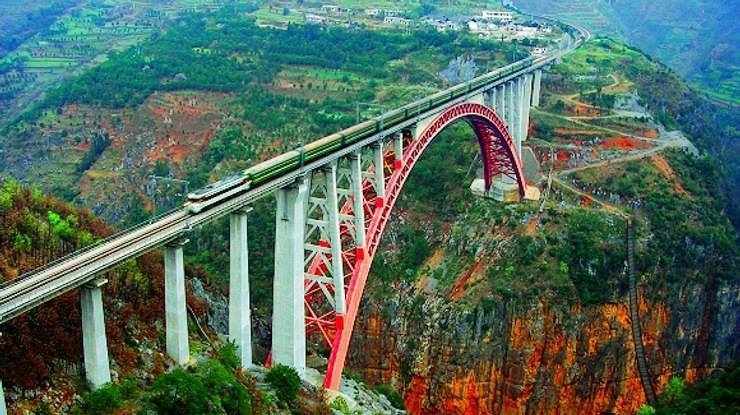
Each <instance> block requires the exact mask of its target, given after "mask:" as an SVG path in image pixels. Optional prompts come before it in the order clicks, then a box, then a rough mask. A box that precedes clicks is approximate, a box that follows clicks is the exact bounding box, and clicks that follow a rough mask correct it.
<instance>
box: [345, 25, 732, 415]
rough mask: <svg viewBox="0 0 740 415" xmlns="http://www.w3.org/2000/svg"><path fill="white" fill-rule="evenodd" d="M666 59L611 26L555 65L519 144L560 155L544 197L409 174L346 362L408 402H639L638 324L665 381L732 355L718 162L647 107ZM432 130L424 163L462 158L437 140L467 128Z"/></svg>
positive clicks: (721, 364)
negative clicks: (505, 198) (502, 199)
mask: <svg viewBox="0 0 740 415" xmlns="http://www.w3.org/2000/svg"><path fill="white" fill-rule="evenodd" d="M661 71H663V69H662V67H661V66H660V65H658V64H656V63H654V62H652V61H651V60H650V59H649V58H648V57H646V56H644V55H642V54H641V53H640V52H638V51H636V50H634V49H631V48H629V47H626V46H625V45H623V44H620V43H617V42H614V41H611V40H608V39H596V40H595V41H593V42H592V43H590V44H588V45H587V46H585V47H584V48H583V49H582V50H579V51H578V52H576V53H574V54H573V55H571V56H569V57H567V58H565V59H564V62H563V63H562V64H561V65H558V66H556V67H555V68H553V71H552V72H551V73H550V74H549V75H548V78H547V80H546V81H545V90H546V94H545V96H544V100H543V106H542V108H541V109H540V110H537V111H534V120H533V125H532V136H533V137H535V138H534V139H532V141H531V144H530V145H532V146H534V148H535V152H536V154H538V155H540V158H541V161H542V163H543V166H544V169H545V170H546V171H548V170H549V169H550V168H552V169H553V170H552V178H553V180H552V182H553V185H552V186H553V187H552V189H550V191H549V192H548V191H547V190H546V189H543V194H549V198H548V199H547V201H546V202H544V204H543V207H542V208H540V207H539V205H538V204H531V203H530V204H528V203H522V204H519V205H515V206H514V205H512V206H502V205H501V204H498V203H496V202H491V201H488V200H474V201H471V200H470V199H469V198H468V197H467V195H466V193H465V192H466V190H465V186H466V185H467V183H469V181H466V180H465V178H464V173H463V175H462V176H447V175H441V174H439V173H437V171H438V170H439V168H437V169H436V170H432V171H431V172H429V171H426V170H424V168H423V167H422V169H421V170H420V172H419V173H418V174H419V175H418V176H413V175H412V179H411V180H410V182H409V185H408V187H407V189H406V190H405V192H406V196H405V197H403V198H402V201H403V202H402V203H401V205H400V206H399V207H398V209H397V212H396V214H397V215H399V217H398V219H397V220H395V221H394V222H393V224H391V226H390V229H389V230H388V231H387V232H388V233H387V234H386V235H385V237H384V242H383V244H384V247H383V248H382V249H381V252H382V251H383V250H385V254H384V255H382V256H381V257H380V258H378V259H377V260H376V263H375V264H374V267H373V271H372V277H371V278H370V280H369V284H370V285H369V286H370V288H369V296H368V300H367V302H366V303H365V305H364V309H363V312H362V313H361V315H362V316H363V317H362V321H361V323H360V327H359V328H358V329H357V331H356V337H355V338H354V339H353V344H352V348H351V350H352V352H351V353H352V357H351V363H350V366H351V368H352V369H353V370H357V371H359V372H360V373H362V374H363V375H364V376H366V377H367V379H368V380H370V381H371V382H373V383H383V384H388V383H390V384H393V385H395V386H396V387H398V388H399V389H400V390H401V391H402V392H403V394H404V397H405V401H406V407H407V409H408V410H409V412H411V413H413V414H436V413H446V414H495V413H512V414H525V413H616V414H632V413H634V412H635V411H636V410H637V409H638V408H639V407H640V406H641V405H642V404H643V403H644V402H645V395H644V391H643V385H642V383H641V381H640V376H639V373H638V369H637V362H636V344H637V343H636V342H635V340H634V339H633V337H632V325H633V324H639V325H640V328H641V331H642V343H643V348H644V351H645V356H646V362H647V368H648V378H649V379H650V382H651V384H652V386H653V387H654V388H655V389H656V390H657V391H658V392H660V391H662V390H663V389H664V388H665V385H666V384H667V383H668V382H669V380H670V379H671V378H672V377H679V378H681V379H684V380H685V381H686V382H689V383H690V382H693V381H695V380H696V379H699V378H704V377H706V376H709V375H710V374H711V373H713V372H715V371H722V370H724V369H725V368H728V367H730V366H731V364H732V363H733V362H734V361H736V360H738V359H740V343H738V339H737V338H736V336H735V335H734V333H736V332H737V331H738V329H739V328H740V327H739V326H738V324H740V323H739V322H740V314H739V313H740V309H739V308H738V305H740V278H738V275H739V274H738V262H737V259H738V239H737V234H736V233H735V231H734V228H733V226H732V225H731V224H730V221H729V217H728V211H727V200H726V198H725V197H724V196H723V194H722V191H721V188H720V186H719V177H720V175H721V170H720V169H719V168H718V167H717V163H716V161H715V160H714V159H713V158H712V157H711V156H707V155H704V156H701V155H698V153H695V152H693V150H692V147H691V145H689V144H687V143H686V142H685V141H684V140H682V139H678V138H677V137H680V133H675V132H674V133H667V132H665V131H664V130H663V127H662V126H661V125H660V124H659V122H661V120H670V118H663V117H662V116H655V115H653V116H651V115H650V114H649V112H647V113H646V112H645V108H644V107H642V106H641V105H640V103H643V104H647V103H649V102H652V101H651V100H650V99H649V98H648V99H643V98H641V97H642V96H643V94H646V93H647V92H648V91H651V92H656V91H657V90H659V89H661V86H659V85H656V84H652V83H647V82H644V79H648V78H651V76H649V75H648V74H650V73H653V74H656V75H657V74H659V73H660V72H661ZM646 85H651V87H650V89H646ZM677 86H678V85H673V84H672V86H671V87H670V88H671V89H675V88H676V87H677ZM650 108H651V109H652V110H651V111H654V113H659V112H660V111H661V110H662V109H661V108H660V107H657V106H653V105H650ZM667 111H668V112H669V113H671V111H670V110H667ZM675 125H676V124H673V125H672V126H670V127H669V128H670V129H672V128H673V126H675ZM458 139H463V140H464V139H465V135H464V134H463V135H461V136H459V137H458ZM538 139H539V140H538ZM440 140H441V142H438V143H435V144H433V145H432V146H431V147H430V150H429V154H427V155H425V157H426V158H428V159H425V160H422V161H421V162H420V164H419V166H421V165H422V163H427V162H428V163H430V164H429V165H430V166H439V165H440V161H441V160H442V159H446V160H448V161H447V163H448V166H449V165H452V166H453V167H452V170H453V171H463V172H464V171H466V170H467V169H466V167H467V162H462V163H461V162H454V163H453V161H454V160H450V159H449V156H448V155H449V154H451V153H452V152H453V151H455V152H457V151H459V150H458V149H459V147H461V146H462V147H464V144H463V143H464V141H454V137H453V142H452V143H447V141H445V140H444V139H443V138H440ZM435 145H438V146H440V147H439V148H438V150H435ZM672 147H679V148H682V149H681V150H679V149H672ZM452 149H455V150H452ZM471 150H472V151H474V149H469V150H468V151H471ZM436 151H440V152H439V153H437V152H436ZM550 166H552V167H550ZM427 175H428V176H427ZM449 179H455V180H457V181H456V182H453V184H450V183H448V182H447V180H449ZM468 180H469V179H468ZM437 183H439V184H437ZM461 184H462V185H461ZM440 185H443V186H444V188H445V189H444V191H439V186H440ZM540 185H541V186H543V187H546V186H547V185H546V181H543V182H542V183H541V184H540ZM417 186H418V187H417ZM428 187H431V188H432V189H436V191H435V190H432V189H430V188H428ZM455 189H457V190H455ZM450 190H452V191H450ZM420 192H422V193H420ZM437 193H441V194H443V195H444V196H440V197H431V198H430V197H428V196H429V195H430V194H431V195H433V194H437ZM419 196H422V197H419ZM631 210H634V212H635V214H636V218H637V219H636V220H637V223H638V227H637V247H636V251H637V252H636V269H637V276H638V279H637V284H638V290H637V293H638V296H637V301H636V302H635V303H634V304H633V303H631V302H630V300H629V296H628V292H629V291H628V288H629V279H628V276H627V272H626V271H627V257H626V253H627V250H626V241H625V239H626V219H627V218H628V217H629V213H630V211H631ZM423 241H427V242H426V244H424V243H422V242H423ZM632 306H634V307H635V308H636V309H637V311H638V313H639V321H633V320H632V317H631V315H630V308H631V307H632Z"/></svg>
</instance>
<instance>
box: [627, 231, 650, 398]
mask: <svg viewBox="0 0 740 415" xmlns="http://www.w3.org/2000/svg"><path fill="white" fill-rule="evenodd" d="M634 237H635V236H634V217H633V218H630V219H628V220H627V272H628V274H629V285H630V288H629V307H630V320H631V322H632V324H631V326H632V342H633V343H634V345H635V359H636V360H637V371H638V372H639V374H640V382H641V383H642V389H643V391H644V392H645V398H646V399H647V401H648V403H649V404H650V405H655V404H656V402H657V399H656V397H655V389H654V387H653V382H652V377H651V376H650V369H649V368H648V365H647V358H646V357H645V348H644V346H643V343H642V330H641V328H640V312H639V302H638V301H637V300H638V297H637V276H636V275H635V239H634Z"/></svg>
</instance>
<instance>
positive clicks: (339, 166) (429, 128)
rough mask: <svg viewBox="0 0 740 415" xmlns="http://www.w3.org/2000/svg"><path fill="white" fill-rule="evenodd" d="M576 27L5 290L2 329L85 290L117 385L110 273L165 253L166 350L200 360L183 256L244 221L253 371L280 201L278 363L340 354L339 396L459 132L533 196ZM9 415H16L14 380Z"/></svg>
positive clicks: (300, 366) (90, 365)
mask: <svg viewBox="0 0 740 415" xmlns="http://www.w3.org/2000/svg"><path fill="white" fill-rule="evenodd" d="M588 37H589V34H588V32H587V31H585V30H583V29H580V28H575V30H573V31H572V33H571V34H570V35H568V36H566V37H565V39H566V41H565V42H564V43H563V44H562V46H561V48H560V49H558V50H556V51H554V52H552V53H550V54H548V55H546V56H543V57H540V58H537V59H533V58H527V59H524V60H521V61H518V62H515V63H513V64H511V65H508V66H505V67H503V68H500V69H497V70H495V71H493V72H490V73H487V74H485V75H482V76H480V77H478V78H475V79H473V80H471V81H468V82H465V83H463V84H460V85H457V86H454V87H452V88H449V89H447V90H444V91H441V92H438V93H436V94H433V95H431V96H429V97H426V98H423V99H421V100H418V101H416V102H413V103H411V104H408V105H406V106H404V107H401V108H398V109H396V110H393V111H390V112H388V113H385V114H383V115H381V116H379V117H377V118H374V119H371V120H368V121H365V122H362V123H360V124H357V125H355V126H353V127H350V128H348V129H345V130H343V131H340V132H338V133H336V134H332V135H330V136H328V137H324V138H322V139H319V140H317V141H314V142H312V143H310V144H307V145H305V146H302V147H301V148H299V149H297V150H294V151H291V152H288V153H286V154H283V155H281V156H278V157H276V158H274V159H272V160H268V161H265V162H263V163H260V164H258V165H256V166H254V167H252V168H250V169H248V170H246V171H245V172H243V173H242V174H240V175H238V176H234V177H232V178H229V179H226V180H224V181H221V182H217V183H214V184H211V185H209V186H207V187H205V188H204V189H201V190H199V191H196V192H194V193H191V194H189V195H188V201H187V202H186V203H185V204H184V206H183V207H182V208H181V209H177V210H175V211H173V212H171V213H168V214H166V215H163V216H161V217H157V218H154V219H152V220H150V221H148V222H146V223H142V224H140V225H138V226H136V227H133V228H131V229H128V230H126V231H123V232H121V233H119V234H116V235H114V236H112V237H110V238H108V239H106V240H104V241H102V242H100V243H98V244H95V245H93V246H91V247H88V248H86V249H84V250H81V251H79V252H76V253H74V254H72V255H70V256H68V257H65V258H62V259H60V260H57V261H55V262H53V263H51V264H49V265H47V266H45V267H43V268H41V269H38V270H35V271H33V272H30V273H28V274H25V275H22V276H20V277H18V278H16V279H14V280H12V281H9V282H6V283H4V284H2V285H0V324H2V323H4V322H7V321H9V320H11V319H12V318H14V317H16V316H18V315H20V314H22V313H24V312H26V311H28V310H30V309H33V308H34V307H36V306H38V305H40V304H42V303H44V302H47V301H49V300H51V299H53V298H55V297H57V296H59V295H61V294H63V293H65V292H68V291H70V290H74V289H79V290H81V311H82V328H83V330H82V332H83V339H82V342H83V351H84V365H85V373H86V376H87V380H88V381H89V383H90V384H91V385H92V386H93V387H100V386H101V385H103V384H105V383H107V382H110V379H111V378H110V369H109V362H108V349H107V343H106V335H105V324H104V316H103V300H102V296H103V292H102V288H103V286H104V285H105V283H106V281H105V279H103V278H102V275H103V273H104V272H105V271H107V270H110V269H111V268H112V267H114V266H116V265H117V264H120V263H122V262H124V261H126V260H129V259H131V258H135V257H137V256H139V255H141V254H143V253H145V252H148V251H151V250H154V249H163V251H164V266H165V310H164V311H165V330H166V351H167V354H168V355H169V356H170V357H171V358H172V360H173V361H174V362H175V363H177V364H180V365H182V364H186V363H187V362H188V361H189V359H190V356H189V347H188V327H187V305H186V302H185V272H184V261H183V246H184V245H185V244H186V243H187V242H188V234H189V232H190V231H191V230H193V229H195V228H198V227H200V226H202V225H204V224H206V223H209V222H212V221H214V220H217V219H219V218H221V217H224V216H229V217H230V287H229V288H230V295H229V338H230V339H231V340H233V341H234V342H235V344H236V345H237V347H238V350H239V358H240V360H241V364H242V366H243V367H249V366H251V365H253V358H252V347H251V325H250V298H249V272H248V247H247V221H248V220H247V218H248V212H249V210H250V205H252V204H253V203H254V202H255V201H256V200H258V199H260V198H263V197H267V196H269V195H273V194H274V195H275V196H276V198H277V214H276V218H275V223H276V238H275V241H276V242H275V275H274V289H273V295H274V302H273V304H274V305H275V308H274V310H273V316H272V351H271V362H273V363H281V364H285V365H289V366H292V367H293V368H295V369H296V370H297V371H298V372H299V373H303V372H304V371H305V368H306V341H307V338H309V339H315V340H318V341H324V342H326V344H327V346H328V349H329V350H330V356H329V365H328V369H327V373H326V376H325V380H324V386H325V387H326V388H330V389H337V388H338V387H339V382H340V380H341V374H342V369H343V366H344V361H345V357H346V354H347V351H348V347H349V344H350V339H351V336H352V330H353V327H354V323H355V318H356V317H357V312H358V309H359V305H360V300H361V298H362V293H363V290H364V286H365V282H366V280H367V277H368V273H369V271H370V266H371V264H372V260H373V257H374V256H375V254H376V252H377V248H378V244H379V242H380V238H381V235H382V233H383V229H384V228H385V226H386V223H387V221H388V218H389V216H390V214H391V211H392V210H393V206H394V205H395V202H396V200H397V199H398V196H399V194H400V192H401V190H402V188H403V185H404V183H405V182H406V180H407V179H408V177H409V174H410V173H411V171H412V169H413V167H414V165H415V163H416V162H417V161H418V160H419V158H420V156H421V155H422V154H423V152H424V150H425V149H426V148H427V147H428V146H429V145H431V143H432V142H433V140H434V138H435V137H437V135H438V134H439V133H440V132H441V131H442V130H443V129H444V128H445V127H447V126H448V125H450V124H452V123H454V122H457V121H461V120H463V121H465V122H467V123H468V124H469V125H470V126H471V127H472V131H473V132H474V136H475V138H476V140H477V142H478V144H479V146H480V151H481V160H482V165H483V180H484V185H485V189H486V190H487V191H490V190H491V189H495V188H496V186H497V183H501V184H503V185H504V186H511V187H512V188H513V189H514V190H515V191H516V192H518V193H519V195H520V196H524V195H525V193H526V190H527V184H526V182H525V178H524V175H523V173H522V163H521V161H520V160H521V154H522V142H523V141H525V140H526V138H527V129H528V125H529V109H530V107H531V106H537V105H538V104H539V96H540V85H541V79H542V72H543V70H546V68H547V67H548V66H549V65H551V64H552V63H553V62H554V61H555V60H557V59H559V58H560V57H562V55H563V54H565V53H568V52H570V51H572V50H573V49H575V48H576V47H578V46H579V45H580V44H581V43H583V42H584V41H585V40H587V39H588ZM0 415H5V406H4V399H3V398H2V385H1V384H0Z"/></svg>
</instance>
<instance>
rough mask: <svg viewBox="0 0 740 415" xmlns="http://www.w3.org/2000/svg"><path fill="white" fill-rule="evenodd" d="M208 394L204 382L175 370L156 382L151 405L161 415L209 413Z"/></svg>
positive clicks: (182, 371)
mask: <svg viewBox="0 0 740 415" xmlns="http://www.w3.org/2000/svg"><path fill="white" fill-rule="evenodd" d="M208 396H209V395H208V392H207V391H206V388H205V386H204V385H203V382H202V381H201V380H200V379H199V378H197V377H195V376H193V375H192V374H191V373H188V372H187V371H185V370H183V369H175V370H173V371H172V372H170V373H166V374H164V375H162V376H161V377H160V378H159V379H157V380H156V381H154V385H153V386H152V392H151V395H150V397H149V404H150V405H151V407H152V409H154V411H155V412H156V413H157V414H161V415H169V414H172V415H188V414H192V415H196V414H206V413H209V412H210V411H209V405H208Z"/></svg>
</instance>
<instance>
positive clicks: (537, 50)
mask: <svg viewBox="0 0 740 415" xmlns="http://www.w3.org/2000/svg"><path fill="white" fill-rule="evenodd" d="M546 53H547V48H542V47H536V48H534V49H532V54H533V55H544V54H546Z"/></svg>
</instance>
